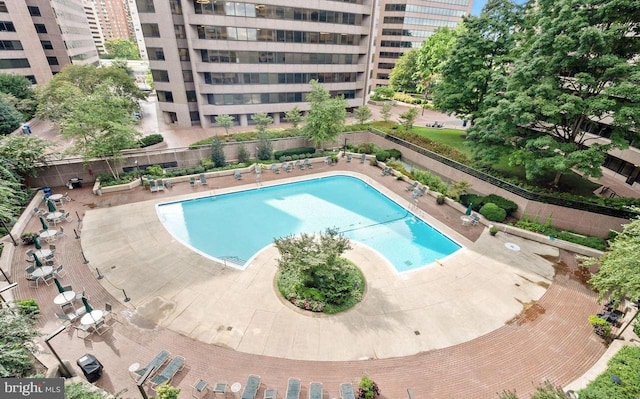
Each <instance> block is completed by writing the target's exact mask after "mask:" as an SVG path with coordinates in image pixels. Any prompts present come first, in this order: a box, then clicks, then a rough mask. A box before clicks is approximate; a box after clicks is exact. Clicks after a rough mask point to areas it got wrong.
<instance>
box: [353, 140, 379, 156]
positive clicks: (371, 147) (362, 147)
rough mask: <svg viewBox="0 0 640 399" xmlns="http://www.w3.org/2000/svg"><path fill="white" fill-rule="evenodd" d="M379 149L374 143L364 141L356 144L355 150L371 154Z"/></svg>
mask: <svg viewBox="0 0 640 399" xmlns="http://www.w3.org/2000/svg"><path fill="white" fill-rule="evenodd" d="M379 149H380V148H379V147H378V146H377V145H375V144H374V143H369V142H366V143H360V144H358V147H357V149H356V151H357V152H358V153H360V154H373V153H375V152H376V151H378V150H379Z"/></svg>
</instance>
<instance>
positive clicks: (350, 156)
mask: <svg viewBox="0 0 640 399" xmlns="http://www.w3.org/2000/svg"><path fill="white" fill-rule="evenodd" d="M352 159H353V155H351V154H347V162H351V160H352Z"/></svg>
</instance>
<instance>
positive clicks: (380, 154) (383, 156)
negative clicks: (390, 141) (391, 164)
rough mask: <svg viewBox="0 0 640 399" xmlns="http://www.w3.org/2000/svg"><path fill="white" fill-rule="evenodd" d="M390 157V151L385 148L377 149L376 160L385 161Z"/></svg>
mask: <svg viewBox="0 0 640 399" xmlns="http://www.w3.org/2000/svg"><path fill="white" fill-rule="evenodd" d="M389 157H390V155H389V152H388V151H385V150H379V151H376V160H377V161H378V162H384V161H386V160H387V159H389Z"/></svg>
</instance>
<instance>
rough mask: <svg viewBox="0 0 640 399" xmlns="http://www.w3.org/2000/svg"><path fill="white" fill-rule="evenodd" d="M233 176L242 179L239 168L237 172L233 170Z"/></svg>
mask: <svg viewBox="0 0 640 399" xmlns="http://www.w3.org/2000/svg"><path fill="white" fill-rule="evenodd" d="M233 177H235V178H236V180H242V173H240V171H239V170H236V171H235V172H233Z"/></svg>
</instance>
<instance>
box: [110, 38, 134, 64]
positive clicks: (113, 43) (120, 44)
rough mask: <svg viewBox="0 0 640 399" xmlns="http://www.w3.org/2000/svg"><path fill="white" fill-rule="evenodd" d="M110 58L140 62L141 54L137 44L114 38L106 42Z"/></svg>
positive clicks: (128, 40)
mask: <svg viewBox="0 0 640 399" xmlns="http://www.w3.org/2000/svg"><path fill="white" fill-rule="evenodd" d="M104 47H105V49H106V50H107V53H108V57H105V58H121V59H124V60H139V59H140V52H139V51H138V46H137V45H136V43H135V42H133V41H132V40H130V39H122V38H113V39H108V40H106V41H105V42H104Z"/></svg>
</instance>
